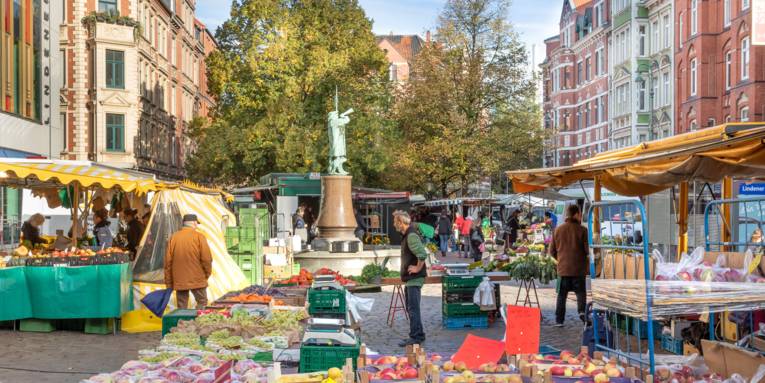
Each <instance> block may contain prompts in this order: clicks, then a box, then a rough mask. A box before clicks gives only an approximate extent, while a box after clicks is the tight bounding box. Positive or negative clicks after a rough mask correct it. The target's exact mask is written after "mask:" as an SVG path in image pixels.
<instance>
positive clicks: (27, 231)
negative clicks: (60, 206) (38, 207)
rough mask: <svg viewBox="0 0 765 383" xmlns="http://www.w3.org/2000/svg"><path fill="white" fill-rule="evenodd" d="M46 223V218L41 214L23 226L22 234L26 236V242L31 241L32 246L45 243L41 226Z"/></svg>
mask: <svg viewBox="0 0 765 383" xmlns="http://www.w3.org/2000/svg"><path fill="white" fill-rule="evenodd" d="M43 223H45V217H44V216H43V215H42V214H40V213H37V214H34V215H32V216H31V217H29V219H28V220H27V221H26V222H24V224H23V225H21V234H22V235H23V236H24V238H23V239H24V240H25V241H29V243H31V244H32V246H34V245H36V244H38V243H45V240H44V239H42V237H41V236H40V226H42V225H43Z"/></svg>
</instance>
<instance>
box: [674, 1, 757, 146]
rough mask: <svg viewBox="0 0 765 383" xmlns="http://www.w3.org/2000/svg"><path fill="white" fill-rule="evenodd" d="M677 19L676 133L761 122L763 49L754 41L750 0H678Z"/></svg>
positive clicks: (676, 3)
mask: <svg viewBox="0 0 765 383" xmlns="http://www.w3.org/2000/svg"><path fill="white" fill-rule="evenodd" d="M675 17H676V23H675V36H676V38H675V46H674V52H675V68H676V70H675V84H676V92H675V97H676V98H675V101H676V104H675V105H677V107H676V110H675V117H676V119H675V121H676V124H675V131H676V132H677V133H683V132H688V131H692V130H696V129H700V128H704V127H709V126H714V125H715V124H720V123H723V122H726V121H760V120H763V118H765V116H763V112H764V111H763V109H764V108H765V106H763V103H765V82H764V81H765V72H764V71H763V69H765V66H763V59H764V58H765V57H763V56H764V55H765V47H762V46H754V45H753V44H752V33H751V31H752V0H677V1H676V2H675Z"/></svg>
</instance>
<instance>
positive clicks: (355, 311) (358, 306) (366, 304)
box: [345, 290, 375, 322]
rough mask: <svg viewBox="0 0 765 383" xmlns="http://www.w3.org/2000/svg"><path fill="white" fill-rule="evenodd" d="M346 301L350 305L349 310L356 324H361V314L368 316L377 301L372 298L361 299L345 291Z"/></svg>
mask: <svg viewBox="0 0 765 383" xmlns="http://www.w3.org/2000/svg"><path fill="white" fill-rule="evenodd" d="M345 301H346V302H347V303H348V309H349V310H350V311H351V315H352V316H353V319H355V321H356V322H361V319H362V318H361V313H364V314H368V313H369V312H370V311H372V306H373V305H374V303H375V300H374V299H372V298H361V297H359V296H356V295H353V294H351V292H350V291H347V290H346V291H345Z"/></svg>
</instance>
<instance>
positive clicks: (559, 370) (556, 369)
mask: <svg viewBox="0 0 765 383" xmlns="http://www.w3.org/2000/svg"><path fill="white" fill-rule="evenodd" d="M565 372H566V368H565V367H563V366H552V367H550V374H553V375H555V376H561V375H563V374H564V373H565Z"/></svg>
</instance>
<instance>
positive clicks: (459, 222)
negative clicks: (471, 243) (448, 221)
mask: <svg viewBox="0 0 765 383" xmlns="http://www.w3.org/2000/svg"><path fill="white" fill-rule="evenodd" d="M463 223H465V218H462V216H459V217H457V218H455V219H454V226H456V227H457V230H459V231H460V232H462V224H463Z"/></svg>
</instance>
